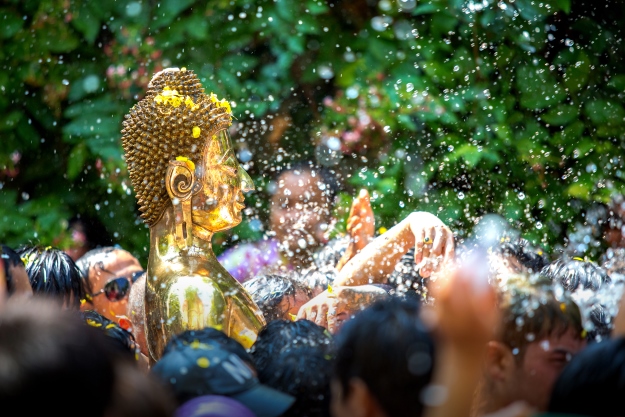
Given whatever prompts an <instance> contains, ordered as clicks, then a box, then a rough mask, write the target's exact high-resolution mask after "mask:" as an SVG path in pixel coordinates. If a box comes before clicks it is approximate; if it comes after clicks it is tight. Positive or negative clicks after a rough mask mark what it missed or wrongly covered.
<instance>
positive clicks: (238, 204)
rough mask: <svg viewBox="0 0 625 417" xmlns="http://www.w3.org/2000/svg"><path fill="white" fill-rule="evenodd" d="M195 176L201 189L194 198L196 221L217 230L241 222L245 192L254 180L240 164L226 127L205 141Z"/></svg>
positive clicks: (193, 208) (193, 205)
mask: <svg viewBox="0 0 625 417" xmlns="http://www.w3.org/2000/svg"><path fill="white" fill-rule="evenodd" d="M196 175H197V179H198V181H199V183H200V184H201V189H200V190H199V191H198V192H197V193H195V194H194V195H193V197H192V200H191V203H192V218H193V224H194V225H195V226H199V227H201V228H203V229H206V230H207V231H209V232H212V233H215V232H219V231H221V230H226V229H230V228H231V227H234V226H236V225H238V224H239V223H241V210H243V208H245V204H244V203H243V202H244V201H245V198H244V197H243V193H244V192H247V191H251V190H253V189H254V183H253V182H252V179H251V178H250V176H249V175H248V173H247V172H245V170H244V169H243V167H241V165H240V164H239V161H238V160H237V158H236V156H235V154H234V149H233V146H232V142H231V141H230V135H229V134H228V132H227V130H222V131H220V132H219V133H217V134H216V135H214V136H213V137H212V138H210V139H209V140H208V141H207V142H206V145H205V147H204V152H203V157H202V162H201V163H200V164H199V165H198V166H196Z"/></svg>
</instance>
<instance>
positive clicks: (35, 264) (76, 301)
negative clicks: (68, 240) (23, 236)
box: [17, 246, 90, 310]
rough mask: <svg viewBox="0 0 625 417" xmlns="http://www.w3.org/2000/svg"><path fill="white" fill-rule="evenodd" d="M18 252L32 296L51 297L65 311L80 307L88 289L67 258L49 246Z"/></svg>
mask: <svg viewBox="0 0 625 417" xmlns="http://www.w3.org/2000/svg"><path fill="white" fill-rule="evenodd" d="M17 253H18V255H19V256H20V257H21V258H22V260H23V261H24V263H25V265H26V273H27V274H28V279H29V280H30V285H31V287H32V290H33V294H34V295H36V296H38V297H41V296H45V297H51V298H54V299H56V300H58V301H60V302H61V303H62V305H63V307H65V308H69V309H75V310H77V309H79V308H80V301H81V300H83V299H85V297H86V296H87V294H88V293H89V292H90V286H89V282H88V281H87V280H86V277H83V275H82V273H81V272H80V270H79V269H78V267H77V266H76V264H75V263H74V261H73V260H72V258H70V257H69V255H67V254H66V253H65V252H63V251H62V250H60V249H56V248H53V247H50V246H48V247H45V248H44V247H42V246H25V247H21V248H19V249H18V250H17Z"/></svg>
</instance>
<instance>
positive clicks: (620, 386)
mask: <svg viewBox="0 0 625 417" xmlns="http://www.w3.org/2000/svg"><path fill="white" fill-rule="evenodd" d="M623 392H625V338H622V337H621V338H617V339H612V340H607V341H603V342H601V343H595V344H593V345H590V346H588V347H587V348H586V349H584V350H582V351H581V352H580V353H578V354H577V355H575V356H574V357H573V359H572V360H571V362H569V364H568V365H567V366H566V367H565V368H564V370H563V371H562V373H561V374H560V376H559V377H558V379H557V380H556V382H555V384H554V387H553V391H552V393H551V400H550V402H549V407H548V411H549V412H553V413H570V414H575V415H586V416H597V417H604V416H605V417H614V416H623V415H625V402H623Z"/></svg>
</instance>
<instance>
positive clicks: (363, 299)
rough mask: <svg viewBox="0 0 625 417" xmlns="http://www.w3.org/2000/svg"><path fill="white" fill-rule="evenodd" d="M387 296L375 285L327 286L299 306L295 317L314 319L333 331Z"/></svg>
mask: <svg viewBox="0 0 625 417" xmlns="http://www.w3.org/2000/svg"><path fill="white" fill-rule="evenodd" d="M387 297H389V295H388V293H387V292H386V291H385V290H384V289H382V288H380V287H377V286H375V285H359V286H354V287H328V289H327V290H326V291H324V292H322V293H321V294H319V295H318V296H316V297H315V298H313V299H312V300H310V301H308V302H307V303H306V304H304V305H303V306H302V307H300V309H299V312H298V314H297V319H298V320H300V319H306V320H310V321H314V322H315V323H317V324H318V325H319V326H323V327H325V328H327V329H328V330H329V331H330V332H331V333H335V332H336V331H337V330H338V329H339V328H340V326H341V325H342V324H343V322H344V321H346V320H349V319H350V318H351V316H353V315H354V314H356V313H357V312H358V311H360V310H363V309H365V308H367V307H368V306H369V305H371V304H372V303H373V302H375V301H377V300H380V299H383V298H387Z"/></svg>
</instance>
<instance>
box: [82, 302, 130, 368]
mask: <svg viewBox="0 0 625 417" xmlns="http://www.w3.org/2000/svg"><path fill="white" fill-rule="evenodd" d="M81 316H82V318H83V320H84V321H85V323H87V324H88V325H89V326H91V327H95V328H96V329H100V330H101V331H103V332H104V334H105V335H106V336H107V337H108V338H109V339H108V340H109V341H110V342H111V345H112V346H113V347H114V348H115V349H116V350H117V351H119V353H120V355H122V356H125V357H127V358H128V359H129V361H136V362H138V361H139V359H140V357H139V346H137V343H136V342H135V338H134V336H133V335H132V333H130V332H129V331H128V330H125V329H122V328H121V327H120V326H119V325H118V324H117V323H115V322H114V321H111V320H109V319H107V318H106V317H104V316H103V315H101V314H100V313H98V312H96V311H93V310H86V311H82V312H81Z"/></svg>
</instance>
